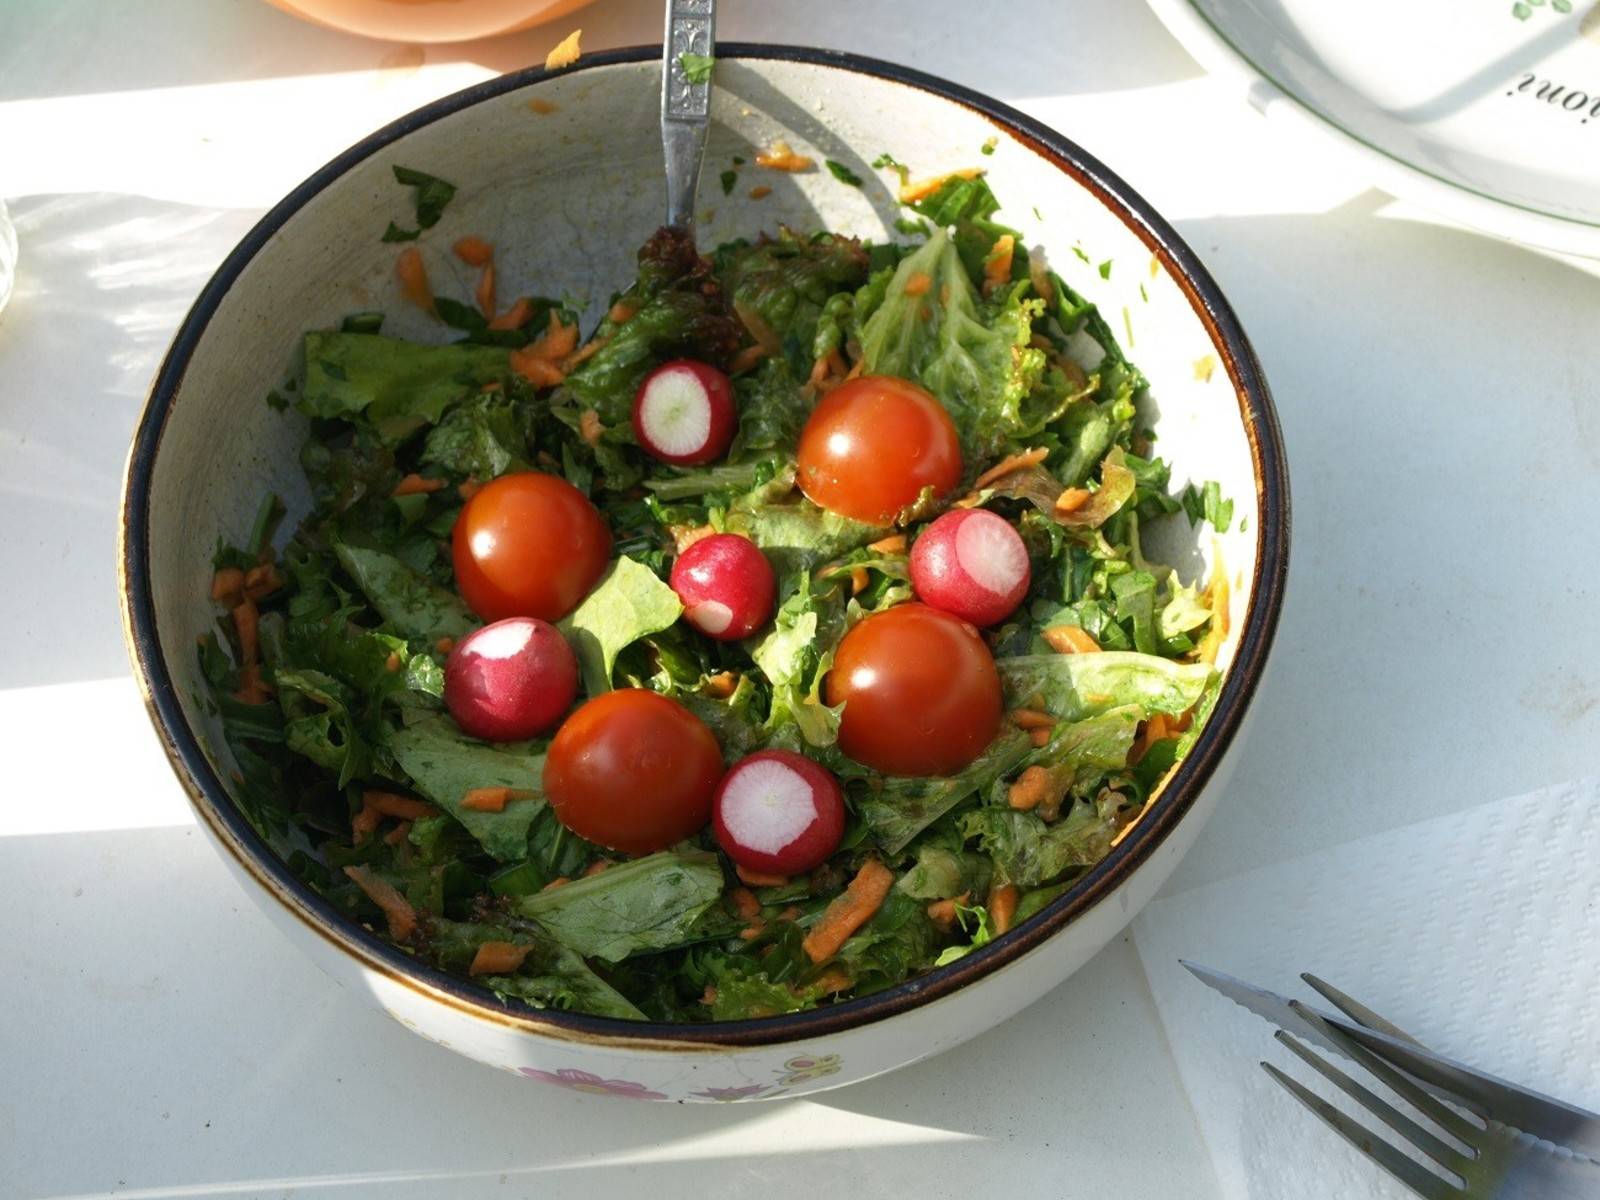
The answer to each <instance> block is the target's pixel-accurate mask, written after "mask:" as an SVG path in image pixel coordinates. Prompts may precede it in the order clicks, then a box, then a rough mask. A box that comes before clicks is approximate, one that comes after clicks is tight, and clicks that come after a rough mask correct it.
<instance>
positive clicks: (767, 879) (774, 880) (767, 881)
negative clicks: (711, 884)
mask: <svg viewBox="0 0 1600 1200" xmlns="http://www.w3.org/2000/svg"><path fill="white" fill-rule="evenodd" d="M733 873H734V874H735V875H737V876H738V877H739V880H740V882H741V883H746V884H748V885H749V886H751V887H782V886H783V885H784V884H786V883H788V882H789V877H788V876H787V875H769V874H767V872H765V871H752V870H750V868H748V867H740V866H735V867H734V868H733Z"/></svg>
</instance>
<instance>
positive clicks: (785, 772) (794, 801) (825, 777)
mask: <svg viewBox="0 0 1600 1200" xmlns="http://www.w3.org/2000/svg"><path fill="white" fill-rule="evenodd" d="M711 829H712V832H713V833H715V834H716V838H717V845H719V846H721V847H722V849H723V850H724V852H726V854H727V855H728V857H729V858H731V859H733V861H734V863H735V864H737V865H738V866H741V867H743V868H744V869H745V870H747V871H761V872H766V873H768V874H773V875H798V874H800V873H802V872H804V871H809V870H811V868H812V867H815V866H817V865H819V864H820V863H822V862H823V861H825V860H826V859H827V857H828V856H829V855H830V854H832V853H833V852H834V851H835V850H837V849H838V848H839V841H840V839H841V838H843V837H844V795H843V793H841V792H840V790H839V781H838V780H837V779H835V778H834V777H833V774H832V773H831V772H830V771H829V770H828V769H827V768H826V767H823V766H820V765H818V764H817V763H814V762H812V761H811V760H810V759H809V758H806V757H805V756H804V755H800V754H795V753H794V752H792V751H789V750H762V751H759V752H757V753H755V754H752V755H750V756H749V757H747V758H742V759H740V760H739V761H738V762H737V763H735V764H734V766H733V769H732V770H730V771H729V772H728V773H727V774H726V775H724V776H723V777H722V785H721V786H720V787H719V788H717V795H716V799H715V800H714V801H713V802H712V808H711Z"/></svg>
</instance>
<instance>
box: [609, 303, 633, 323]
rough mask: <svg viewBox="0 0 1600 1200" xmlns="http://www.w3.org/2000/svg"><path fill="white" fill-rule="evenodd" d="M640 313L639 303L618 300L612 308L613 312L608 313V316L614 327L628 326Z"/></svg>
mask: <svg viewBox="0 0 1600 1200" xmlns="http://www.w3.org/2000/svg"><path fill="white" fill-rule="evenodd" d="M638 311H639V304H638V302H637V301H635V300H618V301H617V302H616V303H615V304H613V305H612V306H611V310H610V311H609V312H607V313H606V316H607V317H609V318H610V319H611V323H612V324H613V325H626V324H627V323H628V322H629V321H631V320H633V318H634V314H636V313H637V312H638Z"/></svg>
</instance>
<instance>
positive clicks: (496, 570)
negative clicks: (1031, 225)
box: [199, 156, 1230, 1022]
mask: <svg viewBox="0 0 1600 1200" xmlns="http://www.w3.org/2000/svg"><path fill="white" fill-rule="evenodd" d="M882 162H883V163H886V164H887V165H889V166H891V167H893V166H895V164H893V163H892V160H889V159H888V158H887V156H885V159H884V160H882ZM396 176H397V178H399V180H400V182H401V183H402V184H405V185H407V186H410V187H412V188H414V189H415V200H416V204H417V210H418V213H417V215H418V223H417V224H418V228H417V230H416V231H408V230H400V233H401V235H402V237H400V238H398V239H397V238H393V237H391V238H390V239H389V240H403V241H408V242H410V243H411V244H408V245H406V246H405V247H404V248H403V249H400V251H399V255H400V259H399V264H398V268H397V275H398V281H399V290H400V294H401V295H402V296H403V297H404V298H405V299H406V300H408V301H411V302H414V303H416V304H419V305H421V306H422V307H423V308H425V309H426V310H427V311H429V312H430V313H432V314H433V315H434V316H435V317H437V319H438V320H439V322H440V326H439V333H440V336H439V339H438V340H437V341H435V342H430V343H428V344H423V343H420V342H415V341H408V340H399V339H396V338H392V337H388V336H385V335H384V333H383V332H382V325H383V316H382V315H381V314H379V313H358V314H354V315H352V316H350V317H349V318H347V319H346V320H345V322H344V323H343V325H342V327H340V328H336V329H319V330H315V331H312V332H309V333H307V334H306V335H305V337H304V347H303V349H304V357H303V364H302V366H301V367H300V368H299V370H298V371H297V373H296V376H295V378H294V379H293V380H291V381H289V382H288V383H286V384H285V385H284V386H283V388H282V389H281V390H280V391H278V392H274V393H273V394H272V395H271V396H270V397H269V403H271V404H273V406H274V407H276V408H279V409H282V410H286V416H285V419H292V420H296V421H298V422H301V423H308V433H307V436H306V439H305V442H304V447H303V449H302V451H301V465H302V467H303V469H304V473H305V477H306V480H307V482H308V484H309V492H310V495H311V497H312V498H313V504H312V506H311V508H310V511H309V514H308V515H307V516H306V517H305V519H304V520H303V521H302V522H301V523H300V525H299V527H298V528H297V529H295V530H294V531H293V532H292V534H287V535H286V536H280V534H279V530H278V526H279V524H280V520H281V517H282V515H283V505H282V504H281V502H280V501H279V499H278V498H277V497H276V496H268V497H266V498H265V499H264V500H263V502H262V504H261V508H260V512H259V514H258V516H257V518H256V520H255V522H254V525H253V527H252V528H251V529H250V530H249V531H243V530H238V531H234V533H235V536H236V537H238V538H239V540H238V541H230V540H223V541H221V542H219V546H218V550H217V554H216V560H215V568H216V574H215V578H214V580H213V585H212V596H213V599H214V600H215V601H216V602H217V604H218V621H217V629H216V630H215V631H213V632H211V633H209V634H207V635H206V636H205V637H204V638H202V640H201V642H200V647H199V654H200V663H201V667H202V671H203V674H204V677H205V679H206V680H207V682H208V684H209V695H208V696H206V697H202V698H201V703H203V704H204V705H205V706H206V707H207V709H208V711H209V712H211V713H212V714H214V715H215V716H216V718H217V719H218V720H219V722H220V727H221V729H222V732H223V734H224V737H225V740H226V743H227V746H228V748H229V750H230V752H231V755H232V759H233V763H234V765H235V767H236V769H235V770H233V772H232V779H233V784H234V787H233V795H234V798H235V800H236V802H237V804H238V806H239V808H240V809H241V811H242V812H243V813H244V815H245V816H246V818H247V819H248V820H249V821H250V822H251V824H252V825H253V826H254V828H255V829H256V830H257V831H258V832H259V833H260V834H261V836H262V837H263V838H264V839H265V840H266V841H267V842H268V843H269V844H270V845H271V847H272V848H273V849H274V851H275V852H276V853H277V854H279V855H280V856H281V857H282V858H283V859H284V860H285V861H286V862H287V864H288V865H289V867H290V868H291V869H292V870H293V871H294V872H295V873H296V874H297V875H298V876H299V877H300V878H302V879H303V880H304V881H305V882H306V883H307V884H308V885H309V886H310V887H312V888H313V889H315V890H316V891H317V892H318V893H319V894H321V895H322V896H324V897H325V898H326V899H327V900H328V901H329V902H330V903H331V904H332V905H333V906H335V907H336V908H337V909H339V910H340V911H341V912H343V913H345V914H347V915H348V916H349V918H350V919H351V920H353V921H357V922H360V923H362V924H364V925H366V926H369V927H370V928H372V929H373V930H374V931H376V932H377V933H379V934H380V935H382V936H384V937H386V938H388V939H389V940H390V941H392V942H393V943H394V944H395V945H397V946H398V947H400V948H401V949H402V950H404V951H405V952H406V953H407V954H410V955H412V956H414V957H415V958H416V959H418V960H419V961H422V962H426V963H429V964H432V965H434V966H436V967H439V968H442V969H443V970H445V971H449V972H454V973H457V974H460V975H462V976H466V977H470V978H473V979H474V980H476V981H478V982H480V983H481V984H482V985H484V986H485V987H487V988H489V989H491V990H492V991H494V992H495V993H497V994H498V995H500V996H502V997H504V998H507V999H511V1000H516V1001H521V1002H525V1003H527V1004H530V1005H533V1006H536V1007H541V1008H557V1009H570V1010H576V1011H581V1012H586V1013H592V1014H596V1015H600V1016H606V1017H617V1018H624V1019H631V1020H652V1021H670V1022H705V1021H723V1020H737V1019H743V1018H751V1017H762V1016H771V1015H774V1014H779V1013H790V1012H796V1011H801V1010H805V1009H810V1008H814V1007H816V1006H818V1005H823V1004H829V1003H834V1002H838V1001H840V1000H843V999H848V998H850V997H854V996H862V995H866V994H869V993H872V992H876V991H879V990H881V989H884V988H888V987H892V986H894V985H895V984H898V983H901V982H903V981H905V980H907V979H911V978H913V977H915V976H918V975H921V974H923V973H925V972H928V971H930V970H933V969H935V968H937V967H940V966H943V965H944V964H947V963H950V962H953V961H955V960H957V959H959V958H961V957H962V956H963V955H966V954H968V953H970V952H971V951H973V950H974V949H975V948H977V947H980V946H983V945H984V944H985V943H987V942H989V941H990V940H991V939H994V938H997V937H999V936H1001V935H1002V934H1004V933H1005V932H1006V931H1008V930H1010V929H1013V928H1015V927H1016V926H1018V925H1019V924H1021V923H1023V922H1025V921H1027V920H1028V919H1029V918H1030V917H1032V916H1034V915H1035V914H1037V913H1039V912H1040V910H1042V909H1043V908H1044V907H1045V906H1046V905H1048V904H1049V903H1050V902H1051V901H1052V900H1053V899H1055V898H1056V897H1058V896H1060V895H1061V894H1062V893H1063V892H1064V891H1065V890H1066V889H1067V888H1068V887H1070V886H1071V884H1072V882H1073V881H1074V880H1075V879H1076V878H1078V877H1079V876H1080V875H1082V874H1083V873H1084V872H1085V871H1086V870H1088V869H1089V868H1091V867H1092V866H1094V865H1095V864H1096V863H1097V862H1099V861H1100V860H1101V859H1103V858H1104V857H1105V856H1106V855H1107V854H1108V853H1109V852H1110V850H1111V848H1112V847H1113V845H1115V844H1116V843H1117V842H1118V841H1119V840H1120V838H1121V836H1122V835H1124V834H1125V833H1127V831H1128V830H1129V829H1130V828H1131V827H1132V825H1133V824H1134V823H1135V822H1136V821H1137V820H1138V819H1139V818H1140V816H1141V814H1142V813H1143V812H1144V811H1145V809H1146V807H1147V805H1148V804H1149V803H1150V801H1151V800H1152V798H1153V796H1154V795H1155V793H1156V791H1157V790H1158V789H1159V787H1160V785H1161V782H1162V780H1163V779H1164V778H1165V777H1166V776H1167V775H1168V774H1169V772H1170V771H1171V770H1172V769H1173V767H1174V765H1175V764H1176V763H1178V762H1179V761H1180V760H1182V759H1183V757H1184V755H1185V754H1186V753H1187V752H1188V750H1189V748H1190V746H1191V745H1192V743H1193V741H1194V739H1195V738H1196V737H1197V736H1198V734H1199V731H1200V729H1201V728H1202V726H1203V725H1204V723H1205V720H1206V716H1207V714H1208V712H1209V710H1210V707H1211V704H1212V702H1213V700H1214V697H1215V694H1216V690H1217V686H1218V678H1219V677H1218V674H1217V672H1216V669H1215V668H1214V666H1213V665H1212V664H1213V663H1214V661H1215V658H1216V654H1217V651H1218V648H1219V646H1220V643H1221V641H1222V638H1223V636H1224V634H1225V633H1226V628H1225V627H1226V608H1227V598H1226V592H1225V585H1223V584H1222V583H1221V582H1220V578H1218V579H1217V580H1216V581H1214V582H1213V583H1212V584H1211V585H1210V586H1209V587H1199V586H1196V585H1194V584H1189V585H1185V584H1184V583H1183V582H1182V581H1180V579H1179V578H1178V576H1177V574H1176V572H1175V571H1173V570H1172V569H1171V568H1169V567H1165V566H1162V565H1160V564H1158V563H1154V562H1150V561H1148V560H1147V559H1146V558H1145V556H1144V554H1143V553H1142V551H1141V531H1142V530H1145V529H1148V528H1149V526H1150V523H1151V522H1155V521H1162V520H1179V521H1182V520H1184V519H1185V516H1187V519H1188V520H1189V522H1190V523H1191V524H1193V523H1197V522H1199V521H1208V522H1209V523H1210V524H1212V525H1214V526H1219V527H1222V528H1225V527H1226V525H1227V524H1228V522H1229V520H1230V514H1229V512H1228V511H1227V510H1228V505H1227V504H1226V502H1225V501H1223V500H1222V499H1221V497H1220V496H1219V495H1218V494H1217V492H1216V489H1215V486H1214V485H1212V486H1210V487H1208V488H1207V489H1205V490H1204V491H1198V492H1197V491H1194V490H1192V489H1191V490H1190V491H1189V492H1188V493H1186V495H1184V496H1181V497H1180V496H1176V495H1174V494H1172V490H1171V488H1170V487H1169V480H1168V469H1167V467H1166V465H1165V464H1164V463H1163V462H1162V461H1161V460H1160V458H1158V457H1156V456H1155V454H1154V451H1153V447H1154V445H1155V441H1156V435H1155V432H1154V431H1153V430H1151V429H1149V428H1146V427H1145V425H1144V424H1143V423H1142V422H1141V417H1140V408H1139V400H1140V396H1141V392H1142V390H1143V389H1144V387H1145V380H1144V378H1143V377H1142V376H1141V375H1140V373H1139V371H1138V369H1137V368H1136V367H1135V366H1134V365H1133V364H1132V363H1131V362H1130V361H1129V360H1128V359H1127V358H1126V357H1125V355H1124V352H1123V350H1122V348H1121V347H1119V345H1118V343H1117V340H1116V338H1115V337H1114V336H1113V334H1112V332H1111V330H1110V328H1109V327H1108V325H1107V323H1106V322H1105V321H1104V320H1103V319H1102V317H1101V315H1100V314H1099V313H1098V312H1097V311H1096V309H1095V307H1094V306H1093V305H1092V304H1090V303H1088V302H1087V301H1085V300H1084V298H1083V297H1082V296H1080V295H1079V294H1077V293H1076V292H1074V291H1073V290H1072V289H1071V288H1070V287H1068V286H1067V285H1066V283H1065V282H1063V280H1062V279H1061V277H1060V276H1059V275H1057V274H1056V273H1055V272H1054V271H1052V270H1050V269H1049V268H1048V267H1047V265H1046V264H1045V263H1044V261H1043V257H1042V255H1041V254H1040V253H1039V252H1037V251H1035V252H1034V253H1033V254H1032V255H1030V254H1029V253H1028V250H1027V249H1026V248H1025V247H1024V245H1023V244H1022V239H1021V237H1020V235H1019V234H1018V233H1017V232H1016V231H1014V230H1012V229H1009V228H1008V227H1007V226H1006V225H1005V224H1004V223H1003V222H1002V221H1000V220H998V219H997V213H998V211H999V205H998V203H997V201H996V199H995V197H994V195H993V194H992V192H991V190H990V188H989V186H988V184H987V183H986V182H985V180H984V178H983V177H982V175H981V173H978V172H963V173H958V174H956V175H952V176H949V177H946V178H943V179H941V180H937V181H930V183H929V184H927V185H925V186H922V187H919V188H914V189H910V190H908V191H906V192H904V193H902V198H903V199H904V200H905V201H906V202H907V214H906V216H904V217H903V218H902V219H901V220H900V221H899V222H897V225H896V228H897V229H898V230H899V231H900V234H901V238H900V240H897V241H895V242H892V243H891V242H886V243H869V242H866V241H861V240H858V239H855V238H849V237H844V236H840V235H837V234H833V233H829V232H826V231H797V230H791V229H787V228H780V229H779V230H778V231H777V232H776V233H775V234H762V235H761V236H759V237H755V238H753V239H752V240H739V241H735V242H731V243H728V244H726V245H722V246H718V247H717V248H716V249H715V250H713V251H711V252H710V253H709V255H702V254H701V253H700V252H699V251H698V250H697V249H696V247H695V245H694V243H693V242H692V240H690V239H689V238H687V237H686V236H685V235H683V234H682V233H681V232H676V231H673V230H668V229H663V230H661V231H660V232H658V233H657V234H656V235H655V236H654V237H652V238H651V239H650V240H649V241H648V242H647V243H646V244H645V245H644V247H643V248H642V249H641V250H640V251H639V256H638V277H637V279H636V280H635V281H634V282H633V283H631V284H630V285H629V286H628V287H627V288H626V289H625V290H623V291H621V292H619V293H617V294H616V295H615V296H614V297H613V298H612V301H611V303H610V304H609V305H608V306H607V308H606V309H605V311H604V314H603V315H602V316H600V318H599V319H598V321H597V323H594V324H593V326H592V327H590V328H587V329H586V328H585V326H584V325H583V323H582V314H581V313H580V312H579V311H577V308H576V306H574V305H573V304H571V303H570V302H564V301H563V300H560V299H551V298H539V297H536V296H533V295H529V296H524V297H519V298H517V299H515V300H514V301H512V302H510V303H503V302H502V300H501V298H500V297H499V296H498V295H497V294H496V279H495V276H494V259H493V249H492V247H490V246H488V245H487V244H485V243H484V242H483V241H482V240H481V239H478V238H475V237H464V238H460V239H459V240H458V241H456V242H454V243H453V244H449V243H446V242H443V241H434V240H431V239H433V238H434V234H433V233H431V232H430V231H429V230H430V227H431V226H432V225H433V224H434V223H435V222H437V221H438V220H439V216H440V212H441V210H442V209H443V207H444V205H445V204H447V203H448V201H449V199H450V197H451V196H452V195H453V194H454V190H455V189H454V188H453V187H451V185H449V184H446V183H444V182H443V181H441V180H437V179H434V178H433V177H431V176H429V175H426V174H425V173H423V172H419V171H413V170H407V169H404V168H398V169H397V170H396ZM903 182H904V177H903V176H902V183H903ZM394 229H398V227H397V226H392V227H391V231H393V230H394ZM375 233H376V231H375ZM424 252H426V253H427V254H428V255H430V256H434V257H433V261H435V262H436V263H437V262H439V261H442V259H443V257H444V256H445V255H454V256H455V257H456V258H458V259H459V260H460V262H461V264H464V267H465V268H470V269H472V270H476V271H477V272H479V274H478V275H477V276H476V278H477V281H478V282H477V286H476V288H475V293H474V296H473V297H472V298H471V300H470V301H469V300H468V299H465V298H463V299H460V300H452V299H449V298H447V297H445V296H442V295H434V294H433V292H432V291H431V289H430V287H429V284H428V280H427V272H426V262H427V261H428V259H427V258H425V257H424ZM469 274H470V272H469ZM507 282H508V281H506V280H504V279H502V280H500V281H499V286H500V287H501V288H504V287H505V286H506V285H507ZM291 409H292V410H293V411H292V413H290V412H287V410H291ZM241 535H242V536H241ZM1217 574H1218V576H1219V577H1220V572H1218V573H1217Z"/></svg>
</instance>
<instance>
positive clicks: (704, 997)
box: [700, 983, 717, 1004]
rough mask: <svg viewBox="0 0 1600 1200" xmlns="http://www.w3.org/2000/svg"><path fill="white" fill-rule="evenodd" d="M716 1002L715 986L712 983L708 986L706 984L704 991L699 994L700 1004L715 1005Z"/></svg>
mask: <svg viewBox="0 0 1600 1200" xmlns="http://www.w3.org/2000/svg"><path fill="white" fill-rule="evenodd" d="M716 1002H717V985H716V984H714V983H708V984H706V990H705V991H703V992H701V993H700V1003H701V1004H715V1003H716Z"/></svg>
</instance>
